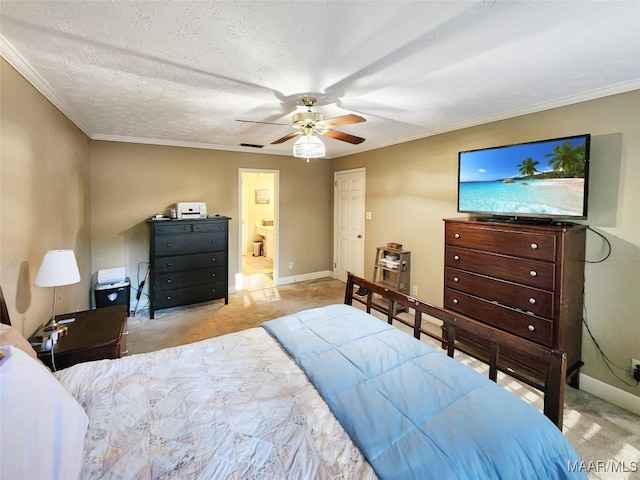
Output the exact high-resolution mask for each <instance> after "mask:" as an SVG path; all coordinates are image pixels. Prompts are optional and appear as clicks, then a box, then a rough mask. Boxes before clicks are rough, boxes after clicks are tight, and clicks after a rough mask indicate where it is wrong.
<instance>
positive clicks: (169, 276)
mask: <svg viewBox="0 0 640 480" xmlns="http://www.w3.org/2000/svg"><path fill="white" fill-rule="evenodd" d="M224 274H225V268H224V267H220V268H206V269H203V270H194V271H191V272H175V273H163V274H160V275H156V280H155V284H154V288H155V289H156V291H157V292H159V291H162V290H170V289H173V288H184V287H193V286H196V285H207V284H211V283H215V282H220V281H224V280H225V278H224Z"/></svg>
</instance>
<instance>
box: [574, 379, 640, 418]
mask: <svg viewBox="0 0 640 480" xmlns="http://www.w3.org/2000/svg"><path fill="white" fill-rule="evenodd" d="M580 390H584V391H585V392H587V393H590V394H592V395H595V396H596V397H598V398H601V399H603V400H606V401H607V402H609V403H612V404H614V405H616V406H618V407H620V408H624V409H625V410H629V411H630V412H631V413H635V414H636V415H640V397H638V396H636V395H632V394H631V393H629V392H625V391H624V390H620V389H619V388H616V387H614V386H611V385H609V384H608V383H604V382H602V381H600V380H596V379H595V378H593V377H589V376H588V375H585V374H583V373H581V374H580Z"/></svg>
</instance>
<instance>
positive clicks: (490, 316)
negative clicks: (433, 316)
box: [444, 288, 553, 347]
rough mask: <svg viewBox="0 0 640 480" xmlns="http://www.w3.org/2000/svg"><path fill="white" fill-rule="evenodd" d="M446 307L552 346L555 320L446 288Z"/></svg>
mask: <svg viewBox="0 0 640 480" xmlns="http://www.w3.org/2000/svg"><path fill="white" fill-rule="evenodd" d="M444 307H445V308H448V309H449V310H454V311H456V312H460V313H462V314H463V315H467V316H469V317H472V318H477V319H480V320H481V321H482V322H484V323H487V324H489V325H492V326H494V327H496V328H500V329H502V330H506V331H507V332H510V333H513V334H515V335H518V336H520V337H523V338H526V339H527V340H531V341H533V342H536V343H541V344H543V345H546V346H548V347H551V346H553V345H552V342H553V322H552V321H550V320H547V319H544V318H540V317H537V316H535V315H530V314H527V313H524V312H520V311H517V310H514V309H513V308H509V307H506V306H504V305H499V304H497V303H492V302H489V301H487V300H484V299H482V298H478V297H474V296H473V295H468V294H466V293H463V292H460V291H457V290H453V289H451V288H445V293H444Z"/></svg>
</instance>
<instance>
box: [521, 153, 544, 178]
mask: <svg viewBox="0 0 640 480" xmlns="http://www.w3.org/2000/svg"><path fill="white" fill-rule="evenodd" d="M539 163H540V162H539V161H537V160H534V159H533V158H531V157H529V158H527V159H525V160H523V161H522V163H521V164H520V165H518V171H519V172H520V174H521V175H522V176H524V177H532V176H533V174H534V173H536V172H537V171H538V170H537V169H536V165H538V164H539Z"/></svg>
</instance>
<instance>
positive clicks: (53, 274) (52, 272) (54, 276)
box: [35, 250, 80, 287]
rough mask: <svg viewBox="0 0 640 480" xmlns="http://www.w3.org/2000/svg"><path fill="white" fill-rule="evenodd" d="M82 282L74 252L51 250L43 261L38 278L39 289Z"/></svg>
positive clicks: (36, 282)
mask: <svg viewBox="0 0 640 480" xmlns="http://www.w3.org/2000/svg"><path fill="white" fill-rule="evenodd" d="M79 281H80V272H79V271H78V264H77V263H76V256H75V255H74V253H73V250H49V251H48V252H47V253H46V254H45V255H44V258H43V259H42V264H41V265H40V270H38V275H37V276H36V281H35V284H36V286H37V287H59V286H61V285H71V284H72V283H78V282H79Z"/></svg>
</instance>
